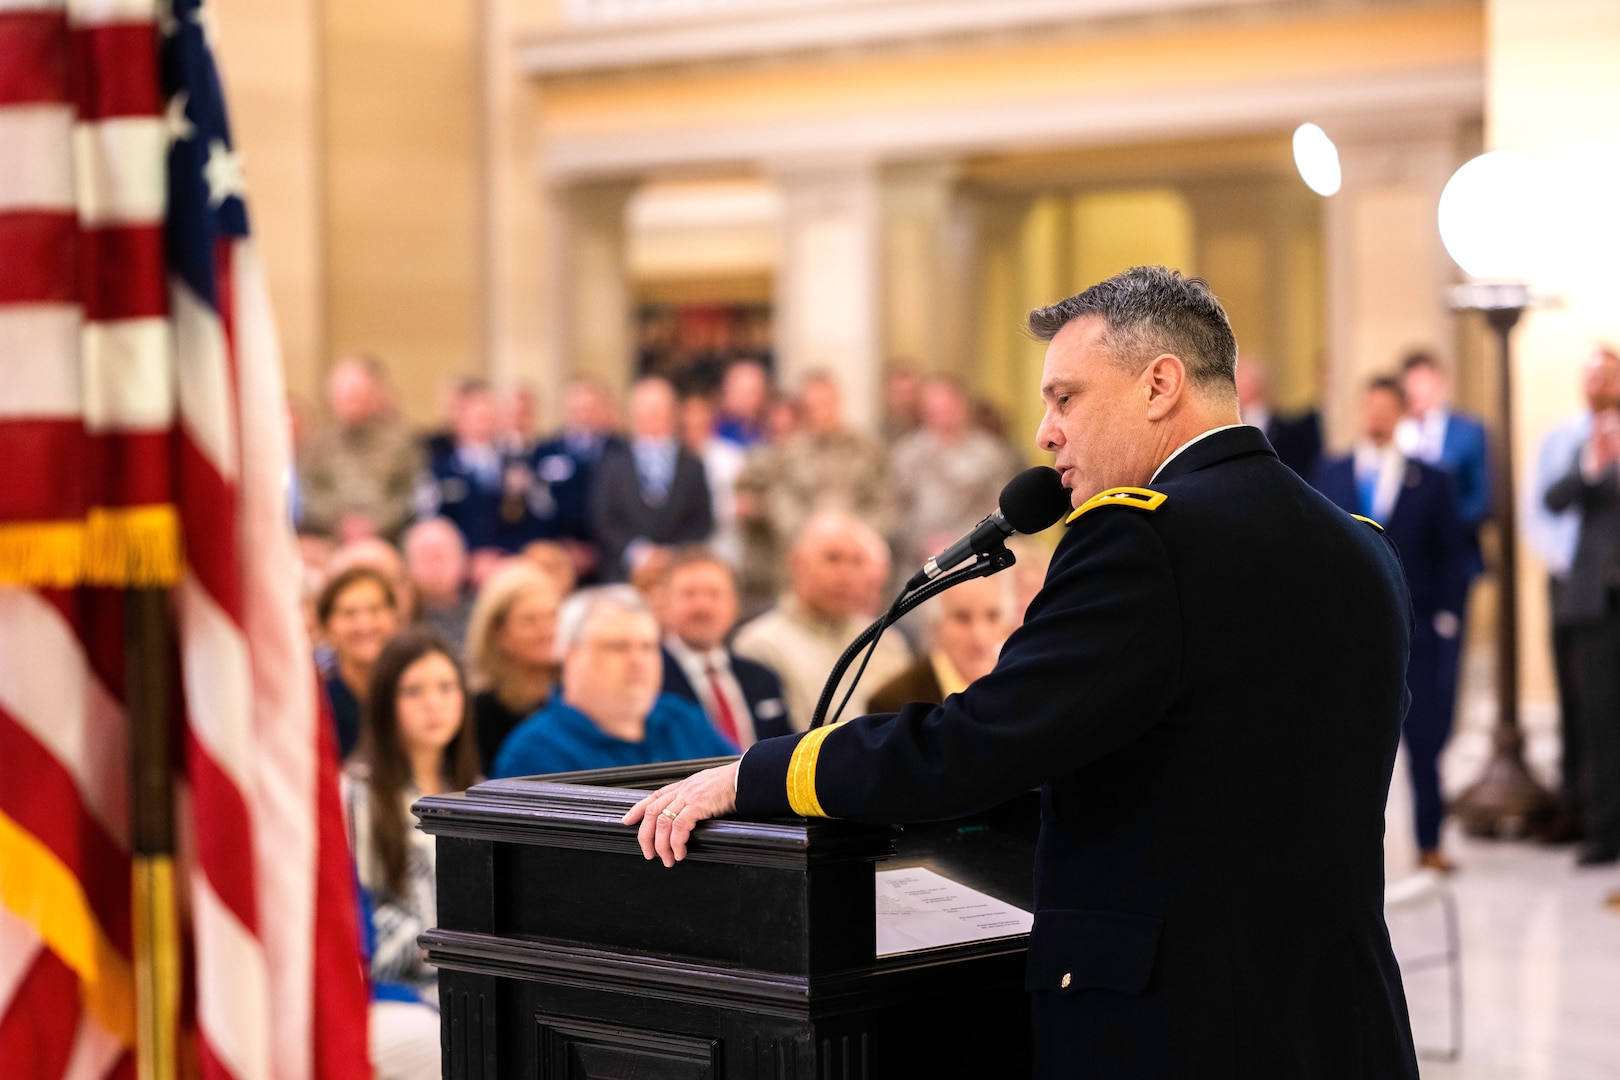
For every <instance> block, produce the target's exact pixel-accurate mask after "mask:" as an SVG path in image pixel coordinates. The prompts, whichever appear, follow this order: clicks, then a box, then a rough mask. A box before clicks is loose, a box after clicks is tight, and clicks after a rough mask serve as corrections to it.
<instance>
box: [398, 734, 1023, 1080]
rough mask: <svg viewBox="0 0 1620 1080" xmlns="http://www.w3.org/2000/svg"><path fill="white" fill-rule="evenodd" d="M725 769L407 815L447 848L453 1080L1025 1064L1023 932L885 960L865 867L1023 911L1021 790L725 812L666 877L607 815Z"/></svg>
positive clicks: (689, 768) (442, 896)
mask: <svg viewBox="0 0 1620 1080" xmlns="http://www.w3.org/2000/svg"><path fill="white" fill-rule="evenodd" d="M720 763H721V762H720V761H688V762H675V763H671V764H667V765H655V766H645V767H638V768H630V769H606V770H600V771H596V772H583V773H569V774H565V775H561V776H549V777H545V778H543V779H514V780H497V781H491V782H489V783H485V784H480V785H478V786H477V787H474V788H472V789H471V790H470V791H468V792H466V793H465V794H458V795H446V796H437V797H432V798H426V799H423V800H421V801H420V802H419V803H417V805H416V810H417V813H418V814H419V815H420V816H421V819H422V828H423V829H425V830H426V831H427V832H429V833H431V834H433V835H434V836H435V837H436V838H437V841H438V885H439V895H438V903H439V926H438V927H436V928H435V929H432V930H429V931H428V932H427V933H426V934H425V935H423V937H422V944H423V945H424V946H425V947H426V948H427V950H428V955H429V959H430V960H431V961H432V962H433V963H434V964H436V965H437V966H438V968H439V999H440V1003H441V1008H442V1014H441V1017H442V1024H443V1029H442V1040H443V1047H444V1062H445V1067H444V1076H445V1077H446V1080H475V1078H481V1080H495V1078H497V1077H501V1078H509V1077H536V1078H539V1077H544V1078H568V1080H631V1078H636V1080H642V1078H646V1080H652V1078H660V1080H662V1078H669V1080H689V1078H690V1080H700V1078H701V1080H720V1078H725V1080H754V1078H760V1080H765V1078H772V1080H786V1078H800V1080H811V1078H815V1080H821V1078H835V1080H864V1078H868V1077H912V1076H986V1077H1003V1076H1006V1077H1017V1076H1024V1075H1028V1072H1029V1006H1028V999H1027V997H1026V995H1025V992H1024V989H1023V971H1024V952H1025V946H1026V944H1027V941H1028V938H1027V936H1019V937H1012V938H1000V939H996V940H992V941H981V942H976V943H972V944H967V945H955V946H947V947H943V948H936V949H928V950H925V951H921V952H911V953H902V954H898V955H893V956H885V957H878V956H876V955H875V954H874V926H875V920H874V914H873V910H874V873H875V870H876V869H877V868H878V866H879V865H880V864H882V865H883V866H884V867H885V868H887V867H891V866H892V867H904V866H926V867H928V868H930V869H933V870H935V871H937V872H939V873H941V874H944V875H946V876H947V877H950V878H952V879H954V880H956V881H958V882H961V883H962V884H964V885H967V886H970V887H972V888H974V889H977V890H979V891H981V892H984V893H987V894H989V895H991V896H993V897H996V898H997V899H999V900H1003V901H1006V902H1008V903H1011V904H1015V905H1017V906H1019V907H1022V908H1025V909H1030V908H1032V907H1033V904H1032V903H1031V898H1030V889H1031V867H1032V865H1033V859H1034V844H1033V839H1034V831H1035V827H1036V818H1037V807H1036V805H1035V801H1034V797H1033V795H1032V796H1030V797H1027V798H1025V799H1020V800H1015V801H1014V802H1012V803H1008V804H1006V805H1005V806H1002V807H999V808H997V809H996V810H994V811H991V812H989V813H987V814H984V815H979V816H977V817H974V818H971V819H963V820H960V821H954V822H949V823H943V824H936V825H927V826H908V827H907V828H905V829H903V830H902V829H898V828H893V827H873V826H863V825H852V824H849V823H845V822H836V821H818V820H805V819H801V818H790V819H780V820H773V821H744V820H738V819H728V820H720V821H711V822H705V823H704V824H702V825H700V826H699V827H698V829H697V830H696V833H695V835H694V837H693V840H692V844H691V849H690V854H689V855H688V857H687V859H686V861H684V862H682V863H679V864H677V865H676V866H675V867H674V869H672V870H666V869H665V868H664V867H663V866H662V865H661V864H660V863H658V862H656V861H654V862H648V861H645V860H644V859H643V858H642V856H641V850H640V848H638V847H637V846H636V840H635V831H634V830H632V829H629V828H627V827H625V826H624V825H621V824H620V823H619V819H620V818H621V817H622V816H623V815H624V813H625V811H627V810H628V809H629V808H630V807H631V806H632V805H634V803H635V802H636V801H637V800H638V799H639V798H640V797H641V795H642V794H644V793H645V792H646V791H648V790H651V789H653V788H657V787H659V786H661V785H663V784H666V783H669V782H670V781H672V780H676V779H679V778H680V777H682V776H685V775H687V774H688V773H691V772H695V771H697V770H698V769H701V768H707V767H709V766H711V765H715V764H720Z"/></svg>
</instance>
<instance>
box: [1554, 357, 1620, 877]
mask: <svg viewBox="0 0 1620 1080" xmlns="http://www.w3.org/2000/svg"><path fill="white" fill-rule="evenodd" d="M1589 363H1592V364H1595V365H1598V367H1599V370H1601V371H1605V372H1606V375H1607V378H1608V380H1609V385H1608V387H1607V400H1608V401H1609V402H1611V404H1607V405H1604V406H1603V407H1602V408H1594V411H1593V413H1592V422H1591V434H1590V435H1588V436H1587V438H1586V440H1585V441H1584V442H1583V443H1582V444H1581V445H1580V447H1579V449H1578V450H1577V451H1576V452H1575V453H1574V454H1573V455H1571V460H1570V461H1569V463H1568V465H1567V467H1566V471H1565V473H1564V475H1563V477H1562V478H1561V479H1559V480H1557V481H1556V482H1554V483H1553V484H1552V486H1551V487H1549V488H1548V489H1547V492H1546V495H1545V496H1544V499H1545V502H1546V505H1547V508H1548V509H1549V510H1553V511H1563V510H1578V511H1579V512H1580V520H1581V524H1580V533H1579V534H1578V536H1577V538H1576V541H1575V557H1574V559H1573V560H1572V561H1571V563H1570V567H1569V576H1568V579H1567V582H1566V584H1565V585H1564V587H1563V589H1562V590H1560V591H1559V593H1558V596H1557V605H1556V606H1555V607H1554V609H1553V620H1554V622H1555V623H1557V625H1558V626H1559V627H1561V628H1563V629H1565V630H1566V631H1567V633H1568V635H1569V647H1570V670H1571V674H1572V676H1573V677H1574V680H1575V683H1576V691H1575V694H1574V698H1575V709H1576V713H1577V719H1578V721H1579V725H1580V735H1581V753H1582V758H1583V762H1582V764H1583V772H1584V773H1585V776H1584V780H1585V784H1584V785H1583V786H1584V789H1585V790H1584V791H1583V794H1584V795H1585V799H1584V800H1583V802H1584V810H1585V818H1586V820H1585V834H1586V841H1585V843H1584V845H1583V846H1582V848H1581V850H1580V853H1579V854H1578V855H1577V856H1576V860H1577V861H1578V862H1579V863H1580V864H1581V865H1583V866H1601V865H1607V864H1610V863H1614V862H1617V861H1620V406H1616V405H1614V404H1612V402H1613V401H1614V400H1615V399H1616V396H1620V395H1617V394H1616V387H1615V385H1614V380H1615V379H1616V368H1615V364H1614V361H1613V358H1612V357H1609V356H1605V355H1604V354H1603V353H1601V352H1599V353H1598V354H1596V355H1595V356H1594V357H1593V358H1592V361H1590V362H1589ZM1601 400H1602V399H1601V398H1597V397H1594V404H1595V405H1597V404H1599V403H1601Z"/></svg>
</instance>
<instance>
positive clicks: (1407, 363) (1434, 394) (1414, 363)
mask: <svg viewBox="0 0 1620 1080" xmlns="http://www.w3.org/2000/svg"><path fill="white" fill-rule="evenodd" d="M1401 389H1402V390H1404V391H1405V392H1406V417H1405V418H1404V419H1403V420H1402V421H1401V423H1400V426H1399V427H1397V428H1396V430H1395V442H1396V445H1397V446H1399V447H1400V449H1401V453H1403V454H1405V455H1406V456H1407V457H1408V458H1410V459H1412V460H1413V461H1421V462H1423V463H1424V464H1425V465H1433V466H1434V467H1435V468H1437V469H1439V470H1440V471H1441V472H1444V473H1446V474H1447V475H1449V476H1450V477H1451V479H1452V483H1453V485H1454V486H1453V490H1454V491H1455V492H1456V495H1457V515H1458V516H1459V517H1461V518H1462V523H1463V529H1464V534H1463V536H1464V540H1465V542H1466V543H1467V545H1468V560H1469V564H1468V576H1469V577H1470V578H1473V577H1475V576H1477V575H1478V574H1479V573H1480V571H1481V570H1483V569H1484V568H1485V564H1484V560H1482V559H1481V558H1480V554H1479V527H1480V526H1481V525H1482V524H1484V522H1485V519H1486V518H1488V517H1490V516H1491V466H1490V451H1489V448H1488V446H1487V444H1486V441H1485V425H1484V424H1483V423H1481V422H1480V421H1479V420H1478V419H1477V418H1475V417H1472V416H1469V415H1467V414H1466V413H1459V412H1452V410H1451V384H1450V382H1449V381H1448V380H1447V378H1446V373H1445V372H1444V371H1443V370H1442V369H1441V367H1440V361H1439V359H1438V358H1436V356H1435V355H1434V354H1433V353H1431V352H1415V353H1412V354H1411V355H1409V356H1407V357H1406V359H1404V360H1402V361H1401Z"/></svg>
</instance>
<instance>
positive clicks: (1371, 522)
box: [1350, 514, 1384, 532]
mask: <svg viewBox="0 0 1620 1080" xmlns="http://www.w3.org/2000/svg"><path fill="white" fill-rule="evenodd" d="M1350 516H1351V517H1353V518H1355V519H1356V520H1357V521H1365V522H1366V523H1367V524H1369V525H1371V526H1372V527H1373V528H1375V529H1377V530H1378V531H1379V532H1383V531H1384V527H1383V526H1382V525H1380V524H1378V522H1376V521H1374V520H1373V519H1372V518H1370V517H1362V516H1361V515H1360V514H1351V515H1350Z"/></svg>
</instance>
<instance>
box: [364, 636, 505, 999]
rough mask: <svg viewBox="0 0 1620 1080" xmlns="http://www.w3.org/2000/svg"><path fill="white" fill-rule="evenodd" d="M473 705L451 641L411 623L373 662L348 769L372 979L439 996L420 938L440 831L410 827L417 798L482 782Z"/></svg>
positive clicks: (429, 906) (431, 906) (429, 918)
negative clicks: (435, 837)
mask: <svg viewBox="0 0 1620 1080" xmlns="http://www.w3.org/2000/svg"><path fill="white" fill-rule="evenodd" d="M467 704H468V703H467V686H466V682H465V680H464V678H463V676H462V673H461V667H460V665H459V664H458V663H457V662H456V659H455V657H454V656H453V655H452V653H451V652H450V648H449V646H447V645H445V643H444V642H443V641H441V640H440V639H439V638H437V637H436V636H434V635H433V634H432V632H430V631H427V630H421V629H411V630H407V631H405V632H404V633H402V634H400V635H399V636H397V637H395V638H394V639H393V640H392V641H390V642H389V643H388V645H387V646H386V647H384V649H383V651H382V654H381V655H380V656H379V657H378V658H377V662H376V665H375V666H374V667H373V669H372V672H371V686H370V693H369V695H368V697H367V701H366V705H365V709H364V710H363V723H362V728H361V735H360V746H359V749H358V750H357V751H356V753H355V757H354V760H353V761H351V762H350V763H349V766H348V767H347V768H346V769H345V771H344V778H343V804H344V811H345V816H346V820H347V824H348V827H349V841H350V845H351V850H352V851H353V852H354V859H355V866H356V868H357V870H358V872H359V878H360V886H361V888H362V889H363V890H364V891H365V894H366V899H367V900H368V901H369V902H370V907H371V911H372V917H371V928H372V930H373V931H374V934H375V939H376V944H375V948H374V949H373V950H372V954H371V976H372V980H373V982H374V984H376V985H378V986H379V987H394V988H405V989H407V990H409V991H413V992H415V993H416V994H417V995H418V996H419V997H420V998H422V999H423V1000H425V1001H427V1002H430V1003H434V1004H436V1003H437V1001H438V990H437V985H438V983H437V978H436V976H435V975H434V972H433V969H432V968H430V967H429V966H428V965H427V963H426V962H425V959H424V956H423V952H422V950H421V949H420V948H418V947H417V944H416V938H417V935H418V934H420V933H421V932H422V931H423V930H425V929H426V928H427V927H429V926H432V925H433V924H434V923H435V922H436V921H437V919H438V910H437V904H436V902H435V895H434V860H433V855H434V847H433V838H432V837H430V836H428V835H426V834H425V833H422V832H420V831H419V830H417V829H416V828H414V827H413V818H412V814H411V804H412V803H414V802H415V801H416V800H417V799H418V798H420V797H422V796H423V795H437V794H441V793H443V792H446V791H456V790H460V789H463V788H466V787H469V786H471V785H472V784H473V783H475V782H476V781H477V779H478V757H477V748H476V744H475V741H474V736H473V729H472V724H471V723H470V722H469V717H468V708H467Z"/></svg>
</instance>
